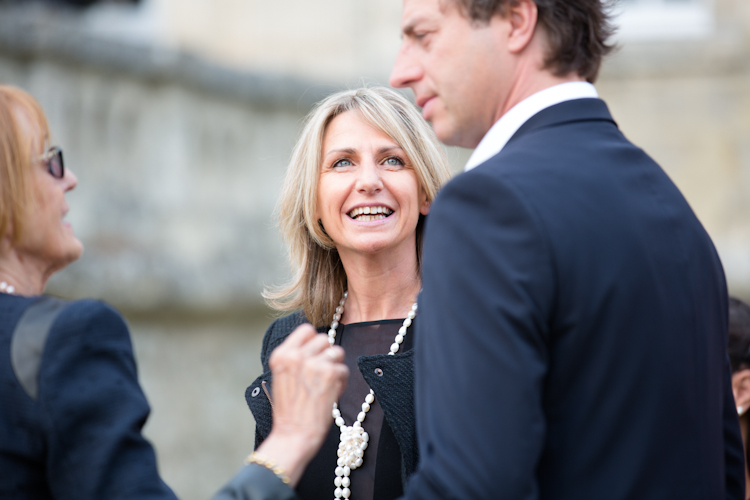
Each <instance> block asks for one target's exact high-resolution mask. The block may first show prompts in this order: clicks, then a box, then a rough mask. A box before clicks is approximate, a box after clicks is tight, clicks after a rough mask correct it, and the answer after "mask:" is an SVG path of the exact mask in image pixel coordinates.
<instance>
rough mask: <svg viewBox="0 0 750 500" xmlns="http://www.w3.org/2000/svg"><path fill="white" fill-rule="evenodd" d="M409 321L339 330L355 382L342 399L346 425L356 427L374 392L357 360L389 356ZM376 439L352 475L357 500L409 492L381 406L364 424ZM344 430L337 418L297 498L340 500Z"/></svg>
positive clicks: (408, 338) (407, 344)
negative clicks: (339, 453) (339, 461)
mask: <svg viewBox="0 0 750 500" xmlns="http://www.w3.org/2000/svg"><path fill="white" fill-rule="evenodd" d="M403 322H404V320H403V319H388V320H382V321H368V322H365V323H352V324H348V325H339V327H338V328H337V329H336V343H337V344H339V345H341V347H343V348H344V351H345V352H346V355H345V359H344V362H345V363H346V365H347V366H348V367H349V372H350V376H349V381H348V383H347V386H346V390H345V391H344V394H342V395H341V399H340V401H339V409H340V410H341V414H342V416H343V417H344V422H345V425H352V423H354V422H355V421H356V419H357V414H359V412H360V411H361V409H362V403H363V402H364V400H365V396H366V395H367V394H368V393H369V391H370V387H369V385H367V382H366V381H365V379H364V377H363V376H362V373H361V372H360V370H359V368H358V367H357V358H358V357H360V356H371V355H375V354H386V353H388V352H389V349H390V346H391V344H393V342H394V338H395V337H396V335H397V333H398V329H399V328H400V327H401V325H403ZM412 329H413V326H411V327H409V329H408V330H407V335H405V336H404V342H403V343H402V344H401V348H400V349H399V353H401V352H406V351H407V350H409V349H411V347H412V341H413V339H412V333H413V331H412ZM362 426H363V427H364V429H365V430H366V431H367V433H368V434H369V435H370V441H369V446H368V448H367V450H365V455H364V459H363V464H362V466H361V467H359V468H358V469H356V470H353V471H352V472H351V475H350V476H349V477H350V479H351V485H350V486H349V488H350V490H351V496H350V499H351V500H371V499H372V500H392V499H395V498H398V497H400V496H401V495H402V494H403V491H402V490H403V487H402V483H401V451H400V449H399V445H398V442H397V441H396V438H395V437H394V434H393V431H392V430H391V427H390V426H389V425H388V422H387V421H386V420H385V419H384V418H383V409H382V408H381V406H380V404H379V402H378V396H377V393H376V394H375V402H374V403H373V404H372V405H370V411H369V412H368V413H367V417H366V418H365V421H364V423H363V424H362ZM339 434H340V431H339V428H338V426H337V425H336V424H335V423H334V422H333V418H331V430H330V432H329V433H328V437H327V438H326V440H325V442H324V443H323V446H322V447H321V449H320V451H319V452H318V454H317V455H316V456H315V458H313V460H312V461H311V462H310V465H308V467H307V470H306V471H305V474H304V475H303V476H302V479H301V480H300V482H299V484H298V485H297V494H298V495H299V496H300V498H301V499H302V500H318V499H325V500H329V499H332V498H334V495H333V492H334V490H335V488H336V486H335V485H334V483H333V480H334V478H335V477H336V474H335V469H336V461H337V458H338V457H337V454H336V452H337V450H338V445H339Z"/></svg>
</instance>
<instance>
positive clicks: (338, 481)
mask: <svg viewBox="0 0 750 500" xmlns="http://www.w3.org/2000/svg"><path fill="white" fill-rule="evenodd" d="M347 479H348V478H347ZM333 484H335V485H336V486H337V487H338V486H341V478H340V477H336V479H334V480H333ZM347 486H349V485H348V484H347Z"/></svg>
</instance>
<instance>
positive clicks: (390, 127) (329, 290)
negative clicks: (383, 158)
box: [263, 87, 451, 326]
mask: <svg viewBox="0 0 750 500" xmlns="http://www.w3.org/2000/svg"><path fill="white" fill-rule="evenodd" d="M348 111H356V112H357V113H358V114H359V116H360V117H361V118H362V119H363V120H364V121H366V122H367V123H368V124H370V125H371V126H372V127H373V128H375V129H377V130H379V131H381V132H383V133H384V134H386V135H387V136H388V137H390V138H391V139H392V140H393V141H395V142H396V144H398V145H399V146H400V147H401V149H403V150H404V152H405V153H406V156H407V157H408V158H409V160H410V162H411V165H412V166H413V168H414V170H415V172H416V175H417V179H418V180H419V185H420V187H421V188H422V189H423V190H424V193H425V194H426V195H427V200H428V201H430V202H431V201H433V200H434V199H435V196H436V195H437V192H438V190H439V189H440V187H441V186H442V185H443V184H444V183H445V182H447V181H448V180H449V179H450V175H451V174H450V169H449V167H448V159H447V158H446V156H445V152H444V150H443V148H442V146H441V145H440V143H439V142H438V140H437V137H435V134H434V132H433V131H432V129H431V128H430V126H429V125H427V122H425V121H424V119H423V118H422V117H421V116H420V114H419V112H417V110H416V109H415V108H414V106H413V105H412V104H411V103H410V102H409V101H408V100H407V99H406V98H404V97H403V96H402V95H401V94H399V93H398V92H396V91H394V90H391V89H389V88H385V87H371V88H360V89H356V90H347V91H343V92H338V93H336V94H333V95H330V96H328V97H327V98H326V99H323V100H322V101H321V102H320V103H318V104H317V105H316V106H315V108H314V109H313V110H312V111H310V113H309V114H308V116H307V118H306V121H305V126H304V128H303V130H302V134H301V135H300V138H299V140H298V141H297V144H296V145H295V147H294V150H293V151H292V158H291V160H290V162H289V167H288V168H287V172H286V178H285V179H284V185H283V187H282V190H281V198H280V200H279V209H278V211H279V226H280V228H281V235H282V238H283V239H284V241H285V243H286V244H287V245H288V247H289V254H290V255H289V257H290V261H291V266H292V270H293V273H294V274H293V278H292V280H291V281H290V282H289V283H288V284H286V285H283V286H281V287H278V288H275V289H268V288H267V289H266V290H265V291H264V293H263V296H264V297H265V298H266V299H267V300H268V302H269V304H270V305H271V306H272V307H274V308H276V309H277V310H281V311H290V310H297V309H301V310H302V312H303V313H304V314H305V316H306V317H307V320H308V321H310V322H311V323H312V324H314V325H316V326H322V325H324V324H326V323H327V322H328V321H330V320H331V317H332V316H333V311H334V309H335V308H336V306H337V305H338V301H339V300H340V299H341V297H342V296H343V294H344V291H345V290H346V288H347V282H346V273H345V272H344V268H343V266H342V264H341V260H340V259H339V255H338V252H337V251H336V248H335V246H334V242H333V241H332V240H331V239H330V238H329V237H328V235H327V234H326V232H325V231H324V230H323V227H322V226H321V225H320V223H319V222H318V220H317V219H316V217H315V212H316V208H317V204H318V180H319V178H320V166H321V160H322V147H323V137H324V135H325V132H326V128H327V127H328V124H329V123H331V121H332V120H333V119H334V118H335V117H336V116H338V115H340V114H343V113H346V112H348ZM423 226H424V216H422V215H420V216H419V222H418V223H417V229H416V231H417V248H416V249H415V251H416V252H417V265H419V262H420V260H421V253H422V249H421V242H422V228H423Z"/></svg>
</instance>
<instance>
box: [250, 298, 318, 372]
mask: <svg viewBox="0 0 750 500" xmlns="http://www.w3.org/2000/svg"><path fill="white" fill-rule="evenodd" d="M303 323H309V321H307V317H305V314H304V313H303V312H302V311H295V312H293V313H291V314H287V315H286V316H282V317H281V318H277V319H275V320H274V321H273V323H271V325H270V326H269V327H268V329H267V330H266V334H265V336H264V337H263V346H262V348H261V362H262V363H263V369H264V370H266V371H267V370H268V366H267V365H266V363H267V361H268V356H269V355H270V354H271V351H273V350H274V349H275V348H276V346H278V345H279V344H281V343H282V342H284V340H286V338H287V337H288V336H289V334H290V333H292V331H294V329H295V328H297V327H298V326H299V325H301V324H303Z"/></svg>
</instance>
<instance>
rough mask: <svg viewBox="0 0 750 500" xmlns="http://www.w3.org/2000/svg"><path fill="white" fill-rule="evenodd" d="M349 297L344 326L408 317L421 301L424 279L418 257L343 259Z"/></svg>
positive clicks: (345, 308) (413, 252) (379, 256)
mask: <svg viewBox="0 0 750 500" xmlns="http://www.w3.org/2000/svg"><path fill="white" fill-rule="evenodd" d="M341 262H342V264H343V265H344V270H345V271H346V278H347V282H348V290H349V296H348V298H347V299H346V305H345V306H344V317H343V319H342V322H343V323H359V322H362V321H377V320H381V319H396V318H405V317H406V315H407V314H408V312H409V311H410V310H411V306H412V304H414V302H415V301H416V300H417V294H418V293H419V290H420V288H421V283H422V282H421V279H420V277H419V272H418V271H417V256H416V252H415V251H413V250H412V252H410V253H409V254H408V255H405V256H401V258H399V257H398V256H394V255H393V254H390V255H388V256H387V257H386V256H381V255H366V256H362V255H357V256H346V255H342V256H341Z"/></svg>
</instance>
